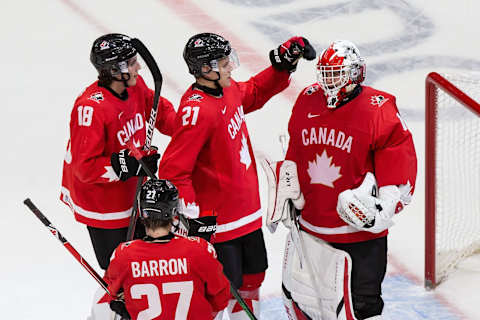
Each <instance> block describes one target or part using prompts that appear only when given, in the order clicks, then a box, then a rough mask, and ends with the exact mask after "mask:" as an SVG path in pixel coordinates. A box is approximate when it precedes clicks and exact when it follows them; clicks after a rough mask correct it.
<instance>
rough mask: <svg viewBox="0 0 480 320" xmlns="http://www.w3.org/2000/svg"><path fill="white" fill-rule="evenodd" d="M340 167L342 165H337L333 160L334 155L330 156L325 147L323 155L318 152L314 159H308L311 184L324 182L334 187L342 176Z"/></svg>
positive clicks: (325, 184) (323, 183)
mask: <svg viewBox="0 0 480 320" xmlns="http://www.w3.org/2000/svg"><path fill="white" fill-rule="evenodd" d="M340 169H341V168H340V166H336V165H335V163H333V162H332V157H329V156H328V154H327V151H326V150H325V149H324V150H323V152H322V155H321V156H319V155H318V154H317V155H316V157H315V159H314V160H313V161H308V169H307V172H308V175H309V176H310V183H311V184H322V185H324V186H327V187H330V188H334V187H335V186H334V185H333V183H334V182H335V181H336V180H337V179H338V178H340V177H341V176H342V175H341V174H340Z"/></svg>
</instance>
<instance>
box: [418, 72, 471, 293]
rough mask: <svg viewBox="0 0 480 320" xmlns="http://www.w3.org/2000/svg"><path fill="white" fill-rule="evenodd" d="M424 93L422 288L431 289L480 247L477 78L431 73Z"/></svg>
mask: <svg viewBox="0 0 480 320" xmlns="http://www.w3.org/2000/svg"><path fill="white" fill-rule="evenodd" d="M425 90H426V92H425V108H426V110H425V122H426V124H425V130H426V131H425V138H426V141H425V157H426V158H425V197H426V198H425V287H426V288H427V289H433V288H435V287H436V286H437V285H438V284H439V283H440V282H441V281H442V280H444V279H445V278H446V277H447V276H448V274H450V273H451V271H452V270H453V269H454V268H455V267H456V266H457V265H458V263H460V262H461V261H462V260H463V259H465V258H466V257H468V256H470V255H472V254H473V253H474V252H476V251H478V250H479V249H480V104H479V103H478V102H476V101H475V100H477V101H479V99H480V76H479V75H478V74H477V75H474V74H464V75H462V76H460V75H446V74H445V75H444V74H442V75H440V74H438V73H435V72H432V73H430V74H429V75H428V76H427V78H426V82H425ZM474 99H475V100H474Z"/></svg>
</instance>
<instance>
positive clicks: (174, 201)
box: [137, 179, 179, 221]
mask: <svg viewBox="0 0 480 320" xmlns="http://www.w3.org/2000/svg"><path fill="white" fill-rule="evenodd" d="M137 201H138V208H139V210H140V219H142V220H163V221H171V220H172V219H173V218H174V217H175V216H177V215H178V206H179V201H178V190H177V188H176V187H175V186H174V185H173V184H172V183H171V182H170V181H168V180H161V179H160V180H158V179H150V180H148V181H147V182H145V183H144V184H143V185H142V189H141V190H140V192H139V195H138V198H137Z"/></svg>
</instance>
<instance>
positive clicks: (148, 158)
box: [110, 149, 160, 181]
mask: <svg viewBox="0 0 480 320" xmlns="http://www.w3.org/2000/svg"><path fill="white" fill-rule="evenodd" d="M158 159H160V155H159V154H158V153H157V150H156V149H151V150H149V151H147V152H146V153H145V155H144V156H143V157H142V161H143V162H144V163H145V165H146V166H147V167H148V169H150V171H151V172H157V170H158ZM110 163H111V164H112V168H113V171H115V174H116V175H117V176H118V178H119V179H120V180H121V181H126V180H127V179H129V178H131V177H134V176H145V175H146V173H145V171H144V170H142V167H141V166H140V163H139V162H138V161H137V159H135V157H134V156H133V155H132V154H131V152H130V151H129V150H128V149H123V150H120V152H118V153H116V152H114V153H112V156H111V157H110Z"/></svg>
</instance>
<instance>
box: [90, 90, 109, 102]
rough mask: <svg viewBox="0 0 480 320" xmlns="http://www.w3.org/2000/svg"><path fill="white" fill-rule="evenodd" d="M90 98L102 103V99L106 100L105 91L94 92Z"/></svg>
mask: <svg viewBox="0 0 480 320" xmlns="http://www.w3.org/2000/svg"><path fill="white" fill-rule="evenodd" d="M88 100H93V101H95V102H96V103H100V101H103V100H105V99H104V98H103V93H102V92H95V93H94V94H92V95H91V96H90V97H89V98H88Z"/></svg>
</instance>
